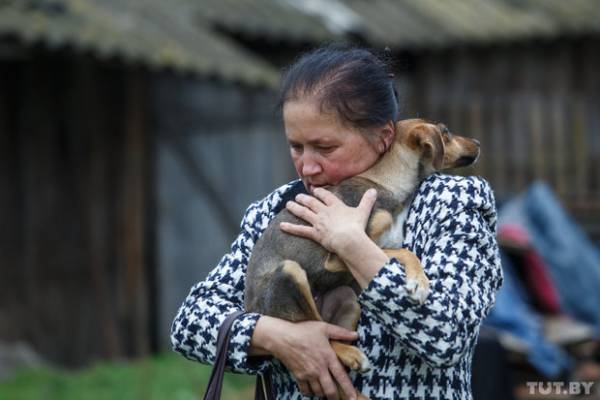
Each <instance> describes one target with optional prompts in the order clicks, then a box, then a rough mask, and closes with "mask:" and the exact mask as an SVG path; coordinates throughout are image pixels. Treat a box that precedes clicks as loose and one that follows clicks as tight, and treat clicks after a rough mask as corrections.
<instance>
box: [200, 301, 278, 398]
mask: <svg viewBox="0 0 600 400" xmlns="http://www.w3.org/2000/svg"><path fill="white" fill-rule="evenodd" d="M242 314H244V311H242V310H239V311H235V312H233V313H232V314H230V315H228V316H227V318H225V320H224V321H223V324H221V327H220V328H219V335H218V336H217V357H216V359H215V365H214V367H213V370H212V373H211V374H210V378H209V380H208V386H207V388H206V393H205V394H204V400H220V399H221V389H222V388H223V377H224V375H225V362H226V360H227V348H228V347H229V336H230V333H231V325H232V324H233V321H235V320H236V319H237V318H238V317H239V316H240V315H242ZM255 398H256V400H272V399H274V397H273V390H272V384H271V373H270V371H267V372H266V373H265V375H258V376H257V378H256V390H255Z"/></svg>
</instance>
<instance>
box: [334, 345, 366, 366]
mask: <svg viewBox="0 0 600 400" xmlns="http://www.w3.org/2000/svg"><path fill="white" fill-rule="evenodd" d="M332 346H333V349H334V351H335V353H336V354H337V356H338V358H339V359H340V361H341V362H342V364H344V365H345V366H346V367H348V368H350V369H353V370H355V371H359V372H367V371H370V370H371V363H370V362H369V359H368V358H367V356H365V355H364V353H363V352H362V351H360V350H359V349H358V348H356V347H354V346H350V345H347V344H343V343H339V342H338V343H335V342H333V343H332Z"/></svg>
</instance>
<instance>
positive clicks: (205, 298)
mask: <svg viewBox="0 0 600 400" xmlns="http://www.w3.org/2000/svg"><path fill="white" fill-rule="evenodd" d="M267 200H268V199H265V200H263V201H261V202H257V203H254V204H252V205H251V206H250V207H249V208H248V210H247V211H246V213H245V215H244V218H243V220H242V224H241V228H242V229H241V232H240V234H239V236H238V237H237V238H236V240H235V241H234V242H233V244H232V246H231V251H230V252H229V253H227V254H225V255H224V256H223V258H222V259H221V261H220V262H219V264H218V265H217V267H216V268H215V269H214V270H212V271H211V272H210V273H209V275H208V277H207V278H206V279H205V280H204V281H202V282H199V283H198V284H196V285H195V286H194V287H192V289H191V291H190V293H189V295H188V296H187V298H186V299H185V301H184V302H183V304H182V305H181V307H180V309H179V311H178V313H177V315H176V317H175V320H174V321H173V324H172V326H171V343H172V346H173V350H175V351H176V352H178V353H181V354H182V355H183V356H185V357H186V358H188V359H191V360H196V361H200V362H202V363H205V364H214V361H215V358H216V343H217V335H218V333H219V327H220V326H221V324H222V323H223V321H224V320H225V318H226V317H227V315H229V314H231V313H233V312H234V311H237V310H241V309H243V308H244V300H243V299H244V288H245V277H246V267H247V265H248V260H249V258H250V254H251V251H252V248H253V247H254V243H255V241H256V239H257V238H258V236H259V235H260V232H262V230H264V227H266V224H267V221H266V219H268V218H267V217H266V215H267V214H268V201H267ZM259 317H260V315H259V314H256V313H247V314H244V315H243V316H241V317H240V318H238V319H236V321H235V322H234V323H233V325H232V327H231V329H232V331H231V336H230V342H229V350H228V356H227V361H226V366H227V368H228V369H229V370H231V371H233V372H238V373H245V374H256V373H260V372H262V371H264V369H266V368H267V367H268V365H269V361H268V360H269V358H268V357H249V356H248V348H249V346H250V340H251V338H252V334H253V332H254V328H255V327H256V322H257V321H258V318H259Z"/></svg>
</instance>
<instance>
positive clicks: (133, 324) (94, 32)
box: [0, 0, 600, 365]
mask: <svg viewBox="0 0 600 400" xmlns="http://www.w3.org/2000/svg"><path fill="white" fill-rule="evenodd" d="M327 41H353V42H356V43H360V44H367V45H370V46H373V47H375V48H379V49H382V50H383V49H384V48H385V47H390V48H391V49H392V51H393V53H394V58H395V60H396V71H397V77H398V86H399V88H400V90H401V96H402V100H403V103H404V110H405V113H404V115H405V116H407V117H413V116H421V117H425V118H429V119H432V120H439V121H442V122H445V123H447V124H448V126H449V127H450V128H451V129H452V130H453V131H455V132H458V133H461V134H465V135H471V136H474V137H477V138H479V139H480V140H481V141H482V144H483V152H482V157H481V159H480V162H479V164H478V165H477V166H476V167H475V169H474V170H471V171H468V172H470V173H477V174H482V175H483V176H485V177H486V178H487V179H488V180H489V181H490V182H491V184H492V186H493V188H494V189H495V191H496V195H497V197H498V199H500V200H502V199H504V198H507V197H509V196H511V195H513V194H515V193H517V192H518V191H520V190H522V189H523V188H525V187H526V186H527V185H528V184H529V183H531V182H532V181H534V180H536V179H544V180H546V181H547V182H548V183H550V184H551V186H552V187H553V188H554V190H555V191H556V192H557V193H558V194H559V196H560V198H561V199H562V200H563V202H564V204H565V205H567V207H569V209H570V210H571V211H572V212H573V213H574V215H576V216H577V217H578V218H579V220H580V222H581V223H582V224H583V226H584V227H585V228H586V230H587V232H588V233H590V234H591V235H592V237H593V238H594V239H595V240H596V241H600V201H599V199H600V196H599V195H600V179H599V178H598V174H597V171H598V170H599V169H600V168H599V167H600V165H599V163H600V161H599V160H600V157H599V155H600V154H599V153H600V120H599V118H600V113H599V112H598V111H600V110H599V109H598V104H600V103H599V100H600V99H599V96H600V83H599V78H598V76H597V74H596V73H595V71H598V70H600V60H599V55H598V54H600V51H599V50H600V45H599V43H600V9H599V8H598V7H597V2H595V1H594V0H571V1H569V2H564V1H561V0H522V1H516V0H489V1H480V0H448V1H443V2H442V1H437V0H419V1H412V0H374V1H369V2H365V1H362V0H337V1H332V0H329V1H325V0H321V1H310V2H301V1H292V0H257V1H252V2H248V1H242V0H230V1H227V2H225V1H222V0H194V1H192V0H171V1H169V2H163V1H159V0H146V1H144V2H139V1H135V0H118V1H117V0H28V1H17V0H13V1H10V0H9V1H0V163H1V166H0V182H1V183H2V187H7V188H9V190H3V194H2V195H0V215H1V219H0V220H2V221H3V222H4V223H3V229H2V231H1V233H0V253H1V254H2V255H3V256H4V257H3V261H2V268H1V269H0V340H2V341H7V342H14V341H26V342H28V343H30V344H31V345H32V346H33V347H34V349H35V350H36V351H38V352H39V353H40V354H41V355H42V356H43V357H45V358H46V359H48V360H50V361H54V362H57V363H61V364H65V365H81V364H84V363H88V362H90V361H93V360H95V359H98V358H107V357H108V358H110V357H127V356H136V355H142V354H146V353H147V352H148V351H151V350H157V349H159V348H164V347H166V346H168V334H169V326H170V322H171V319H172V317H173V315H174V313H175V311H176V309H177V307H178V306H179V304H180V303H181V301H182V300H183V299H184V297H185V295H186V294H187V291H188V290H189V288H190V287H191V286H192V285H193V284H194V283H195V282H196V281H198V280H200V279H202V278H203V277H204V276H206V274H207V273H208V271H209V270H210V269H211V268H212V267H213V266H214V265H215V264H216V263H217V262H218V260H219V258H220V256H221V255H222V254H223V253H224V252H225V251H226V250H227V249H228V248H229V245H230V243H231V241H232V239H233V237H234V235H235V234H236V231H237V226H238V224H239V220H240V217H241V216H242V213H243V211H244V209H245V207H246V206H247V205H248V204H249V203H250V202H251V201H254V200H257V199H259V198H260V197H261V196H264V195H266V194H267V193H268V192H269V191H270V190H272V189H273V188H275V187H276V186H277V185H280V184H283V183H285V182H287V181H288V180H290V179H292V178H293V177H294V171H293V168H292V166H291V163H290V161H289V157H288V154H287V148H286V143H285V141H284V138H283V135H282V128H281V124H280V121H279V119H278V116H277V113H276V112H275V110H274V105H275V92H274V89H275V88H276V86H277V79H278V68H280V67H281V66H283V65H286V64H288V63H289V62H291V61H292V60H293V58H294V57H296V56H297V55H298V53H299V52H300V51H301V50H305V49H307V48H310V47H313V46H316V45H318V44H320V43H323V42H327Z"/></svg>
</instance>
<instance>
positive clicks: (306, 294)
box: [281, 260, 370, 372]
mask: <svg viewBox="0 0 600 400" xmlns="http://www.w3.org/2000/svg"><path fill="white" fill-rule="evenodd" d="M281 271H282V272H283V273H284V274H285V275H286V276H288V277H290V278H291V280H292V281H293V282H294V283H295V284H296V288H297V289H298V292H297V293H295V294H294V295H296V294H299V295H300V296H301V297H303V301H301V303H303V310H304V311H305V315H306V316H310V318H307V319H312V320H315V321H323V318H322V317H321V314H320V313H319V310H318V308H317V305H316V303H315V300H314V298H313V296H312V293H311V290H310V283H309V282H308V278H307V277H306V271H304V269H302V267H301V266H300V264H298V263H297V262H295V261H290V260H285V261H284V262H283V267H282V269H281ZM331 347H332V348H333V351H335V353H336V354H337V356H338V358H339V359H340V361H341V362H342V364H344V365H345V366H347V367H349V368H352V369H355V370H359V371H361V372H365V371H368V370H369V369H370V365H369V360H368V359H367V357H366V356H365V355H364V354H363V353H362V351H360V350H359V349H358V348H357V347H355V346H351V345H349V344H345V343H341V342H338V341H335V340H332V341H331Z"/></svg>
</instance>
